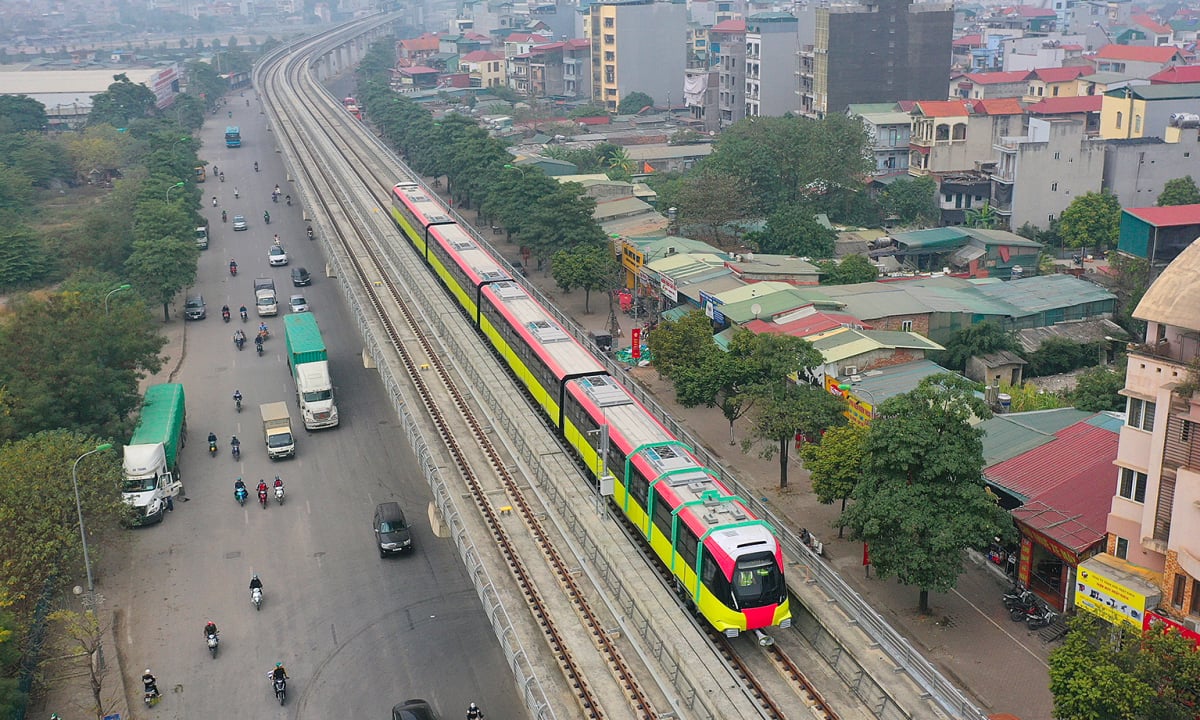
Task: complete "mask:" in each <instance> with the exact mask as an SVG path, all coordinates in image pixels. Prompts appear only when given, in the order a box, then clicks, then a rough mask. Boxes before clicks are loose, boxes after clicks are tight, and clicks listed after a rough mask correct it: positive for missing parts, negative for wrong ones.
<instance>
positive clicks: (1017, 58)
mask: <svg viewBox="0 0 1200 720" xmlns="http://www.w3.org/2000/svg"><path fill="white" fill-rule="evenodd" d="M1085 43H1086V38H1085V37H1084V36H1083V35H1057V34H1056V35H1051V36H1046V35H1030V36H1028V37H1014V38H1005V39H1004V41H1003V44H1002V46H1001V47H1002V52H1001V57H1002V58H1003V62H1004V68H1003V69H1004V70H1005V71H1012V70H1037V69H1038V68H1058V67H1063V66H1064V65H1067V63H1077V62H1080V61H1079V60H1078V58H1081V57H1083V48H1084V44H1085ZM1068 67H1076V66H1075V65H1073V64H1072V65H1069V66H1068ZM1084 67H1086V66H1084Z"/></svg>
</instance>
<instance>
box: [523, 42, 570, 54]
mask: <svg viewBox="0 0 1200 720" xmlns="http://www.w3.org/2000/svg"><path fill="white" fill-rule="evenodd" d="M566 46H567V44H566V43H565V42H554V43H548V44H546V45H534V46H533V47H531V48H529V49H530V50H531V51H532V52H533V53H535V54H536V53H539V52H545V51H547V50H561V49H563V48H564V47H566Z"/></svg>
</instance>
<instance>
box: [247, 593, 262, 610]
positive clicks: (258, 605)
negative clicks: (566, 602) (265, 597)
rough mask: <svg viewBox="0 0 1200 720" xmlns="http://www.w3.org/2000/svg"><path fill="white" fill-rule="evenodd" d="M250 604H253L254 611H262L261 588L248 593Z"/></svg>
mask: <svg viewBox="0 0 1200 720" xmlns="http://www.w3.org/2000/svg"><path fill="white" fill-rule="evenodd" d="M250 602H252V603H254V609H255V610H256V611H257V610H262V588H254V589H253V590H251V591H250Z"/></svg>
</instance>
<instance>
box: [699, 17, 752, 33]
mask: <svg viewBox="0 0 1200 720" xmlns="http://www.w3.org/2000/svg"><path fill="white" fill-rule="evenodd" d="M708 32H709V33H710V34H711V33H715V32H728V33H739V32H746V20H745V18H735V19H733V20H722V21H721V22H719V23H717V24H716V25H713V26H712V29H711V30H709V31H708Z"/></svg>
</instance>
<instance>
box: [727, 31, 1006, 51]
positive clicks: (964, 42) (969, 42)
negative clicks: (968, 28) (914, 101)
mask: <svg viewBox="0 0 1200 720" xmlns="http://www.w3.org/2000/svg"><path fill="white" fill-rule="evenodd" d="M714 29H715V28H714ZM950 44H951V45H953V46H954V47H976V46H979V45H982V44H983V36H982V35H980V34H978V33H976V34H974V35H963V36H962V37H960V38H959V39H957V40H955V41H954V42H952V43H950Z"/></svg>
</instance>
